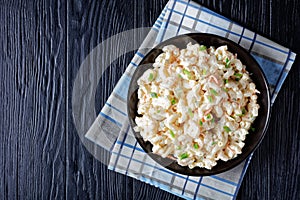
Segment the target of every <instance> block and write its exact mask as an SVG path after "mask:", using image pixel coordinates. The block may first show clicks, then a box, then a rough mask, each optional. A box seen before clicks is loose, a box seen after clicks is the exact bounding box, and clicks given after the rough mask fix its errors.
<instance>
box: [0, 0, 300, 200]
mask: <svg viewBox="0 0 300 200" xmlns="http://www.w3.org/2000/svg"><path fill="white" fill-rule="evenodd" d="M166 2H167V0H151V1H146V0H128V1H124V0H114V1H112V0H102V1H91V0H85V1H83V0H74V1H60V0H56V1H54V0H49V1H48V0H40V1H30V0H28V1H17V0H13V1H2V0H0V22H1V26H0V44H1V48H0V66H1V68H0V76H1V84H0V102H1V103H0V107H1V109H0V127H1V129H0V130H1V134H0V199H178V197H176V196H174V195H171V194H169V193H167V192H164V191H162V190H160V189H158V188H155V187H153V186H150V185H147V184H145V183H142V182H140V181H137V180H134V179H132V178H129V177H126V176H124V175H120V174H117V173H114V172H111V171H109V170H108V169H107V167H106V166H105V165H103V164H102V163H101V162H99V161H98V160H96V159H95V158H94V157H93V156H92V155H91V154H90V153H89V152H88V151H87V150H86V148H85V147H84V145H83V144H82V143H81V141H80V139H79V137H78V134H77V132H76V129H75V126H74V123H73V118H72V116H71V113H72V107H71V103H70V100H71V94H72V86H73V82H74V78H75V77H76V74H77V72H78V69H79V67H80V65H81V63H82V62H83V60H84V59H85V57H86V56H87V55H88V54H89V53H90V51H91V50H92V49H93V48H94V47H95V46H97V45H98V44H99V43H101V42H102V41H104V40H105V39H107V38H109V37H110V36H113V35H115V34H117V33H120V32H122V31H125V30H130V29H133V28H138V27H149V26H151V25H152V24H153V23H154V21H155V20H156V18H157V17H158V15H159V13H160V12H161V11H162V9H163V7H164V5H165V4H166ZM198 2H199V3H202V5H205V6H207V7H208V8H210V9H212V10H214V11H216V12H218V13H220V14H223V15H225V16H227V17H229V18H230V19H233V20H235V21H236V22H238V23H240V24H243V25H245V26H246V27H247V28H249V29H252V30H254V31H257V32H258V33H260V34H262V35H264V36H266V37H268V38H270V39H272V40H274V41H277V42H279V43H280V44H282V45H285V46H286V47H289V48H291V49H292V50H293V51H294V52H296V53H298V54H299V53H300V39H299V38H300V37H299V36H300V1H298V0H290V1H288V0H262V1H255V3H254V1H239V0H227V1H218V0H202V1H198ZM132 56H133V52H130V53H127V54H126V55H124V56H121V57H120V58H119V59H117V60H116V61H115V62H114V63H113V64H112V65H111V66H110V68H109V69H108V70H107V72H106V73H105V76H104V77H106V79H105V80H110V81H106V82H105V83H104V84H102V87H101V88H100V89H99V92H100V95H99V96H101V98H100V99H99V100H98V101H97V104H96V107H95V110H96V111H99V110H100V108H101V107H102V106H103V104H104V102H105V101H106V99H107V98H108V96H109V94H110V92H111V91H112V89H113V87H114V85H115V84H116V82H117V80H118V78H120V76H121V75H122V73H123V72H124V70H125V68H126V66H127V65H128V63H129V62H130V60H131V57H132ZM299 79H300V62H299V58H297V59H296V62H295V64H294V66H293V68H292V70H291V72H290V74H289V75H288V77H287V79H286V81H285V83H284V84H283V87H282V90H281V92H280V93H279V95H278V97H277V100H276V102H275V104H274V106H273V112H272V117H271V122H270V125H269V129H268V132H267V134H266V137H265V138H264V140H263V142H262V143H261V145H260V147H259V148H258V149H257V151H256V152H255V154H254V156H253V159H252V162H251V164H250V166H249V168H248V171H247V173H246V175H245V178H244V180H243V183H242V186H241V188H240V191H239V195H238V199H300V182H299V175H300V173H299V168H300V165H299V164H300V137H299V136H300V127H299V126H300V125H299V124H300V103H299V101H300V84H299Z"/></svg>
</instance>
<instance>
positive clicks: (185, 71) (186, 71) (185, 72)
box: [183, 69, 191, 75]
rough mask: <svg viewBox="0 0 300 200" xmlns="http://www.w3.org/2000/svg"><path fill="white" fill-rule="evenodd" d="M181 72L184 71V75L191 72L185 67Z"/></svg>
mask: <svg viewBox="0 0 300 200" xmlns="http://www.w3.org/2000/svg"><path fill="white" fill-rule="evenodd" d="M183 73H184V74H185V75H190V74H191V72H190V71H188V70H186V69H183Z"/></svg>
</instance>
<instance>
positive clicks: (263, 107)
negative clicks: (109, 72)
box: [127, 33, 270, 176]
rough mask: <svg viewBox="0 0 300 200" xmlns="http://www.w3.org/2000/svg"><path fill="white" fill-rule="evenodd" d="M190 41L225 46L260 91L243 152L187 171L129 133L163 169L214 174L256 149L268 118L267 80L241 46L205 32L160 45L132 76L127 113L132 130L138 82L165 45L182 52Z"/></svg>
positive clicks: (187, 173) (268, 97)
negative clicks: (229, 158) (257, 109)
mask: <svg viewBox="0 0 300 200" xmlns="http://www.w3.org/2000/svg"><path fill="white" fill-rule="evenodd" d="M189 42H192V44H195V43H199V44H203V45H206V46H214V47H219V46H222V45H227V46H228V50H229V51H230V52H232V53H237V55H238V58H239V59H240V60H241V61H242V63H243V64H244V65H246V69H247V71H249V73H250V77H251V79H252V80H253V81H254V83H255V84H256V88H257V89H258V90H259V91H260V94H258V104H259V105H260V109H259V114H258V117H257V118H256V120H255V121H254V123H253V124H252V126H253V127H255V131H254V132H250V133H249V134H248V135H247V137H246V140H245V146H244V147H243V149H242V153H241V154H239V155H238V156H237V157H236V158H234V159H232V160H229V161H227V162H224V161H218V162H217V165H216V166H214V167H213V168H212V169H211V170H208V169H204V168H199V167H195V168H194V169H190V168H188V167H183V166H180V165H178V164H177V162H176V161H174V160H171V159H169V158H162V157H161V156H159V155H156V154H153V153H152V144H151V143H150V142H145V141H144V140H143V138H142V137H141V135H140V133H139V132H135V131H134V130H133V129H132V130H133V133H134V135H135V137H136V139H137V141H138V143H139V144H140V145H141V147H142V148H143V149H144V151H145V152H147V153H148V154H149V156H151V157H152V159H154V160H155V161H156V162H157V163H159V164H161V165H162V166H164V167H165V168H167V169H169V170H172V171H174V172H177V173H180V174H184V175H190V176H205V175H213V174H218V173H221V172H224V171H227V170H229V169H232V168H233V167H235V166H237V165H238V164H240V163H241V162H242V161H244V160H245V159H246V158H247V157H248V156H249V155H250V154H251V153H252V152H253V151H254V150H255V149H256V148H257V147H258V145H259V144H260V142H261V141H262V139H263V137H264V135H265V133H266V130H267V127H268V122H269V118H270V92H269V87H268V84H267V81H266V77H265V75H264V73H263V72H262V70H261V68H260V66H259V64H258V63H257V62H256V61H255V60H254V58H253V57H252V56H251V55H250V54H249V53H248V52H247V51H246V50H245V49H243V48H242V47H241V46H239V45H238V44H236V43H234V42H233V41H231V40H228V39H226V38H223V37H220V36H216V35H212V34H205V33H190V34H186V35H180V36H176V37H173V38H171V39H168V40H166V41H164V42H162V43H160V44H159V45H157V46H156V47H155V48H153V49H152V50H151V51H150V52H149V53H148V54H147V55H146V56H145V57H144V58H143V60H142V61H141V62H140V64H139V66H138V68H137V69H136V71H135V73H134V74H133V77H132V80H131V83H130V86H129V91H128V99H127V102H128V104H127V112H128V117H129V123H130V125H131V127H135V126H136V123H135V121H134V119H135V117H136V116H137V115H138V113H137V103H138V97H137V90H138V85H137V80H138V79H139V77H140V76H141V75H142V74H143V73H144V72H145V71H146V70H147V69H149V68H151V67H152V64H153V63H154V62H155V58H156V57H157V56H158V55H159V54H161V53H162V48H163V47H164V46H166V45H169V44H173V45H175V46H177V47H179V48H180V49H183V48H186V45H187V44H188V43H189Z"/></svg>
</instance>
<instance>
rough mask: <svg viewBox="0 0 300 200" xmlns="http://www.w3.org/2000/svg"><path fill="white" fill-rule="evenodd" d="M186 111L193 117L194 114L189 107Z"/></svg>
mask: <svg viewBox="0 0 300 200" xmlns="http://www.w3.org/2000/svg"><path fill="white" fill-rule="evenodd" d="M188 113H189V116H190V117H193V116H194V113H193V111H192V109H191V108H189V109H188Z"/></svg>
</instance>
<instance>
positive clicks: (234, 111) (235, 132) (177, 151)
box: [134, 43, 259, 169]
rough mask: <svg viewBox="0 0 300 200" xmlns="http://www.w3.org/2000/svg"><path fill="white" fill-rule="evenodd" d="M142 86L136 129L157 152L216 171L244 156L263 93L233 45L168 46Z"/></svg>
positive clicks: (142, 77)
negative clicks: (230, 48)
mask: <svg viewBox="0 0 300 200" xmlns="http://www.w3.org/2000/svg"><path fill="white" fill-rule="evenodd" d="M138 85H139V90H138V98H139V102H138V114H140V115H141V117H136V119H135V122H136V124H137V126H136V127H134V130H135V131H139V132H140V134H141V136H142V137H143V139H144V140H145V141H149V142H151V143H152V144H153V149H152V151H153V152H154V153H156V154H159V155H161V156H162V157H170V156H171V157H172V158H174V159H176V160H177V162H178V164H179V165H182V166H188V167H189V168H191V169H192V168H194V167H201V168H206V169H211V168H212V167H213V166H215V165H216V164H217V161H218V160H223V161H228V160H230V159H233V158H235V157H236V156H237V155H238V154H240V153H241V152H242V148H243V146H244V145H245V143H244V140H245V138H246V135H247V134H248V133H249V129H250V128H251V124H252V122H253V121H254V120H255V118H256V117H257V115H258V109H259V105H258V104H257V95H256V93H259V92H258V91H257V90H256V88H255V87H256V86H255V84H254V83H253V82H252V80H251V79H250V77H249V73H248V72H247V71H246V67H245V65H243V64H242V63H241V61H240V60H239V59H237V56H236V55H233V54H232V53H231V52H229V51H228V50H227V46H221V47H219V48H217V49H215V48H214V47H210V48H206V47H205V46H203V45H201V46H200V45H199V44H194V45H192V44H191V43H189V44H188V45H187V48H186V49H181V50H179V49H178V48H177V47H176V46H174V45H168V46H165V47H164V48H163V53H162V54H160V55H159V56H158V57H157V58H156V60H155V63H154V64H153V68H152V69H148V70H147V71H146V72H145V73H144V74H143V75H142V76H141V77H140V79H139V80H138Z"/></svg>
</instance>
